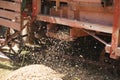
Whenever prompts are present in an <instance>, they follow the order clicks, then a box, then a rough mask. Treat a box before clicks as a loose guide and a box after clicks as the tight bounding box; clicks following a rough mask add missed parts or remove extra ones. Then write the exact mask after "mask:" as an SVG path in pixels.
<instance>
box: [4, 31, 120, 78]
mask: <svg viewBox="0 0 120 80" xmlns="http://www.w3.org/2000/svg"><path fill="white" fill-rule="evenodd" d="M39 32H42V31H39ZM40 37H41V38H40ZM100 37H101V36H100ZM108 38H109V37H107V38H106V37H103V39H104V40H106V41H108V42H109V40H108ZM34 43H35V44H37V46H34V47H30V46H29V47H28V46H24V48H23V52H26V53H24V54H14V55H12V54H7V53H6V55H7V56H8V57H10V58H11V59H12V60H13V63H14V65H15V66H17V68H20V67H21V66H26V65H31V64H42V65H45V66H48V67H50V68H51V69H53V70H55V71H56V72H58V73H61V74H64V77H63V78H62V79H63V80H120V68H119V66H120V63H119V61H116V60H112V59H109V55H108V54H106V55H105V56H106V59H105V60H103V62H104V64H105V65H102V64H101V63H100V62H99V58H100V53H101V51H102V49H103V48H104V45H103V44H101V43H100V42H98V41H97V40H95V39H93V38H92V37H90V36H88V37H83V38H79V39H76V40H75V41H73V42H67V41H60V40H56V39H53V38H49V37H43V36H39V39H37V38H36V39H34ZM89 61H93V62H89ZM87 62H88V63H87ZM96 63H97V65H96ZM106 65H107V66H106ZM27 69H28V68H27ZM29 70H30V69H28V71H29ZM36 70H38V69H37V68H36ZM3 73H4V72H3ZM15 73H16V72H15ZM13 74H14V72H13ZM33 74H34V73H33ZM15 75H16V76H19V75H21V73H20V74H18V75H17V74H15ZM11 76H12V75H11ZM14 78H15V77H14ZM21 80H22V79H21ZM23 80H24V79H23ZM31 80H39V79H31Z"/></svg>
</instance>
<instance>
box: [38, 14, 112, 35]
mask: <svg viewBox="0 0 120 80" xmlns="http://www.w3.org/2000/svg"><path fill="white" fill-rule="evenodd" d="M37 20H40V21H44V22H50V23H55V24H62V25H67V26H71V27H75V28H83V29H88V30H93V31H98V32H104V33H110V34H111V33H112V26H107V25H100V24H92V23H87V22H82V21H77V20H70V19H65V18H60V17H53V16H46V15H38V16H37Z"/></svg>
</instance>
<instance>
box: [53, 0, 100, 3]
mask: <svg viewBox="0 0 120 80" xmlns="http://www.w3.org/2000/svg"><path fill="white" fill-rule="evenodd" d="M51 1H56V0H51ZM71 1H73V2H88V3H101V0H71ZM60 2H67V3H68V2H70V0H60Z"/></svg>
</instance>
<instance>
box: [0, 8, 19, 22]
mask: <svg viewBox="0 0 120 80" xmlns="http://www.w3.org/2000/svg"><path fill="white" fill-rule="evenodd" d="M0 17H5V18H8V19H11V20H14V21H15V22H20V17H21V15H20V13H16V12H11V11H6V10H2V9H1V10H0Z"/></svg>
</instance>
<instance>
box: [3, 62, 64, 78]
mask: <svg viewBox="0 0 120 80" xmlns="http://www.w3.org/2000/svg"><path fill="white" fill-rule="evenodd" d="M63 76H64V75H63V74H60V73H58V72H56V71H54V70H53V69H51V68H49V67H47V66H44V65H39V64H36V65H29V66H26V67H22V68H20V69H18V70H16V71H14V72H12V73H11V74H10V75H9V76H8V77H7V78H6V79H5V80H62V77H63Z"/></svg>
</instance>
